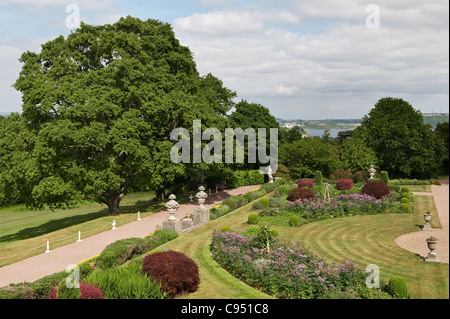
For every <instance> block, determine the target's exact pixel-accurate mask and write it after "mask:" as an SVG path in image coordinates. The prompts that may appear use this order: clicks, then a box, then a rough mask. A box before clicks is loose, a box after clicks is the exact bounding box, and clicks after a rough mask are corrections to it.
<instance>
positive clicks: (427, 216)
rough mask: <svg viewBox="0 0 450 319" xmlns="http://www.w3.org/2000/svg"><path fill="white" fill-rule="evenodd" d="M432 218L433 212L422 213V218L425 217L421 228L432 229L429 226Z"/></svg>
mask: <svg viewBox="0 0 450 319" xmlns="http://www.w3.org/2000/svg"><path fill="white" fill-rule="evenodd" d="M432 218H433V213H430V212H427V213H426V214H424V215H423V219H425V224H424V225H423V230H433V227H431V224H430V221H431V219H432Z"/></svg>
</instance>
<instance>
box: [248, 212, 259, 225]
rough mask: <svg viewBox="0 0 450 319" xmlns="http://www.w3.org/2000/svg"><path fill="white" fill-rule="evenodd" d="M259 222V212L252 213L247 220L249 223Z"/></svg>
mask: <svg viewBox="0 0 450 319" xmlns="http://www.w3.org/2000/svg"><path fill="white" fill-rule="evenodd" d="M258 222H259V216H258V214H250V215H249V216H248V220H247V223H248V224H250V225H256V224H258Z"/></svg>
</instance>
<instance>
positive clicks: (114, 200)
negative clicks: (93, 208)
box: [107, 194, 124, 215]
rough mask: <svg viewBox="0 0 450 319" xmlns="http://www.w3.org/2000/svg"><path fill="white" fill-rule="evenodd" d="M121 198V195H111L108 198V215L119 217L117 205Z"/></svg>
mask: <svg viewBox="0 0 450 319" xmlns="http://www.w3.org/2000/svg"><path fill="white" fill-rule="evenodd" d="M123 197H124V195H123V194H119V195H112V196H111V197H109V199H108V203H107V205H108V210H109V215H119V205H120V202H121V201H122V199H123Z"/></svg>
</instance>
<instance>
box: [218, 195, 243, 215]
mask: <svg viewBox="0 0 450 319" xmlns="http://www.w3.org/2000/svg"><path fill="white" fill-rule="evenodd" d="M222 205H227V206H228V207H229V208H230V212H232V211H234V210H236V209H238V208H239V207H242V206H245V205H247V199H245V197H243V196H230V197H227V198H225V200H224V201H223V202H222Z"/></svg>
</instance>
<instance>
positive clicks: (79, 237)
mask: <svg viewBox="0 0 450 319" xmlns="http://www.w3.org/2000/svg"><path fill="white" fill-rule="evenodd" d="M81 242H82V240H81V231H80V230H79V231H78V240H77V243H81Z"/></svg>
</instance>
